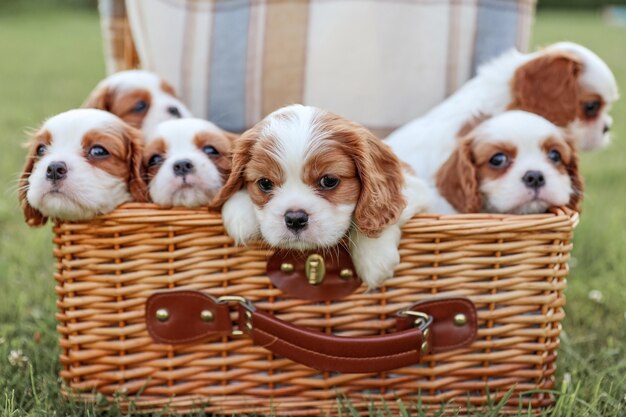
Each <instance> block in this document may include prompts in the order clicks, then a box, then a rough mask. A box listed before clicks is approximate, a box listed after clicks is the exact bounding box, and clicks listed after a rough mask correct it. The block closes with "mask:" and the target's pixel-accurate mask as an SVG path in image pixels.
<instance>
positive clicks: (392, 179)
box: [329, 115, 407, 237]
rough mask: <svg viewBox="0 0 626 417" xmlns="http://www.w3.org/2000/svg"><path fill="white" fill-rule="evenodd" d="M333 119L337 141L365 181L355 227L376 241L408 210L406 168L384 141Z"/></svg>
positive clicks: (355, 217) (352, 124)
mask: <svg viewBox="0 0 626 417" xmlns="http://www.w3.org/2000/svg"><path fill="white" fill-rule="evenodd" d="M329 118H330V120H331V123H332V124H333V125H334V126H333V127H332V129H333V138H334V139H335V140H337V141H338V142H340V143H342V144H343V145H344V146H345V151H346V153H347V154H348V155H352V157H353V158H354V162H355V165H356V169H357V175H358V176H359V179H360V180H361V193H360V194H359V198H358V200H357V203H356V208H355V210H354V223H355V225H356V227H357V228H358V230H359V232H361V233H363V234H364V235H365V236H368V237H376V236H378V235H380V233H381V232H382V231H383V229H384V228H385V227H387V226H388V225H390V224H394V223H396V222H397V221H398V220H399V218H400V215H401V214H402V211H403V210H404V208H405V207H406V204H407V203H406V199H405V198H404V195H403V194H402V188H403V186H404V175H403V174H402V164H401V162H400V160H399V159H398V158H397V157H396V155H395V154H394V153H393V152H392V151H391V149H390V148H389V147H388V146H387V145H386V144H385V143H383V141H382V140H380V139H379V138H377V137H376V136H374V134H373V133H372V132H370V131H369V130H367V129H366V128H364V127H363V126H360V125H358V124H356V123H352V122H348V121H347V120H343V119H341V118H339V117H338V116H333V115H331V116H329Z"/></svg>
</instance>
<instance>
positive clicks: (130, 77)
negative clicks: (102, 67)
mask: <svg viewBox="0 0 626 417" xmlns="http://www.w3.org/2000/svg"><path fill="white" fill-rule="evenodd" d="M161 81H162V79H161V78H160V77H159V76H158V75H156V74H155V73H153V72H150V71H145V70H128V71H121V72H118V73H115V74H112V75H110V76H109V77H107V78H105V79H104V80H102V81H100V83H99V84H98V85H97V86H96V90H98V89H100V88H106V87H108V88H112V89H115V90H117V91H119V92H120V93H121V94H124V92H127V91H133V90H137V89H144V90H148V91H149V92H150V96H151V97H152V101H151V104H150V108H149V109H148V112H147V113H146V117H145V118H144V120H143V124H142V126H141V130H142V132H143V133H144V134H145V135H146V136H147V137H148V136H151V137H153V136H154V130H155V129H156V127H157V125H158V124H159V123H161V122H164V121H166V120H172V119H177V117H175V116H173V115H172V114H170V113H168V111H167V109H168V107H170V106H174V107H176V108H178V110H179V111H180V114H181V116H182V118H186V117H192V114H191V111H189V109H188V108H187V107H186V106H185V105H184V104H183V102H182V101H180V100H179V99H178V98H176V97H174V96H172V95H170V94H168V93H166V92H165V91H163V90H162V89H161Z"/></svg>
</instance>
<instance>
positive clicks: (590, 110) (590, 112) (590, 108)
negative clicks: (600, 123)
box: [583, 100, 602, 119]
mask: <svg viewBox="0 0 626 417" xmlns="http://www.w3.org/2000/svg"><path fill="white" fill-rule="evenodd" d="M600 107H602V103H600V101H599V100H593V101H585V102H583V112H584V113H585V116H587V117H588V118H590V119H592V118H594V117H596V116H597V115H598V113H599V112H600Z"/></svg>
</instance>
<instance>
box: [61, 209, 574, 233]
mask: <svg viewBox="0 0 626 417" xmlns="http://www.w3.org/2000/svg"><path fill="white" fill-rule="evenodd" d="M159 223H160V224H164V225H176V226H203V225H211V226H217V225H222V218H221V214H220V213H219V212H218V211H216V210H215V209H209V208H208V207H206V206H202V207H197V208H186V207H173V208H168V207H160V206H158V205H156V204H152V203H125V204H122V205H120V206H119V207H118V208H116V209H115V210H113V211H112V212H110V213H107V214H105V215H102V216H99V217H97V218H95V219H92V220H89V221H82V222H64V221H56V222H55V229H56V230H57V231H62V230H73V229H76V228H80V229H82V228H84V227H107V226H129V225H137V226H140V225H145V224H159ZM578 223H579V213H578V212H576V211H574V210H572V209H569V208H567V207H556V208H552V209H550V211H549V212H547V213H542V214H524V215H516V214H494V213H470V214H434V213H419V214H416V215H415V216H413V217H412V218H411V219H410V220H409V221H407V222H406V223H405V224H404V225H403V226H402V229H403V231H405V232H407V231H411V232H416V231H419V232H420V233H445V234H452V235H459V236H464V235H472V234H478V233H480V234H488V233H502V232H530V231H536V230H542V231H546V230H553V231H559V232H563V231H571V230H573V229H574V228H575V227H576V226H577V225H578Z"/></svg>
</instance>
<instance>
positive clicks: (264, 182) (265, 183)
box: [256, 178, 274, 193]
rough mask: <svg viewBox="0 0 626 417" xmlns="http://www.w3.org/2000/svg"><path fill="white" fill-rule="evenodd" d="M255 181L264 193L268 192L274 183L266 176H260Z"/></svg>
mask: <svg viewBox="0 0 626 417" xmlns="http://www.w3.org/2000/svg"><path fill="white" fill-rule="evenodd" d="M256 183H257V185H258V187H259V189H260V190H261V191H263V192H264V193H269V192H270V191H272V189H273V188H274V183H273V182H272V181H270V180H268V179H267V178H261V179H260V180H258V181H257V182H256Z"/></svg>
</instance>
